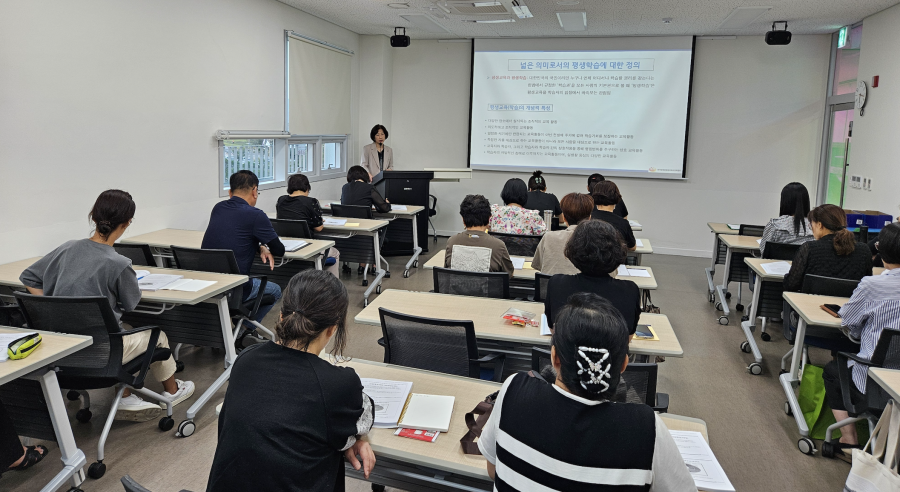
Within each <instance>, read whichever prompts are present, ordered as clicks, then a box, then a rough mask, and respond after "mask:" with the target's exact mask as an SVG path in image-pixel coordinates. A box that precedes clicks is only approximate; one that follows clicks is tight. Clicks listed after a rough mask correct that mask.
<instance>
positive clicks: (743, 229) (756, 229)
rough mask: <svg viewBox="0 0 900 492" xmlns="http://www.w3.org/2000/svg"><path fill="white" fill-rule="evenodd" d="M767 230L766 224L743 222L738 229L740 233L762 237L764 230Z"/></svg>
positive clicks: (741, 234)
mask: <svg viewBox="0 0 900 492" xmlns="http://www.w3.org/2000/svg"><path fill="white" fill-rule="evenodd" d="M765 230H766V226H764V225H750V224H741V226H740V228H739V229H738V235H740V236H754V237H762V235H763V231H765Z"/></svg>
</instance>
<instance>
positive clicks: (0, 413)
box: [0, 402, 22, 474]
mask: <svg viewBox="0 0 900 492" xmlns="http://www.w3.org/2000/svg"><path fill="white" fill-rule="evenodd" d="M21 457H22V442H21V441H19V435H18V434H16V429H15V428H14V427H13V423H12V419H10V418H9V415H7V414H6V407H4V406H3V403H2V402H0V474H2V473H3V472H5V471H6V469H7V468H9V465H11V464H13V463H15V462H16V461H19V458H21Z"/></svg>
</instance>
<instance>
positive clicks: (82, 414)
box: [75, 408, 94, 424]
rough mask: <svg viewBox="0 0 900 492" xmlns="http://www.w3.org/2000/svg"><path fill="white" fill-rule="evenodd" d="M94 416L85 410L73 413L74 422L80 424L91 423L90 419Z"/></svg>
mask: <svg viewBox="0 0 900 492" xmlns="http://www.w3.org/2000/svg"><path fill="white" fill-rule="evenodd" d="M93 416H94V414H92V413H91V411H90V410H88V409H87V408H82V409H81V410H79V411H77V412H75V420H77V421H79V422H81V423H82V424H86V423H88V422H90V421H91V417H93Z"/></svg>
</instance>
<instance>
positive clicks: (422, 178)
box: [372, 171, 434, 256]
mask: <svg viewBox="0 0 900 492" xmlns="http://www.w3.org/2000/svg"><path fill="white" fill-rule="evenodd" d="M433 178H434V172H432V171H383V172H380V173H378V174H377V175H375V176H374V177H373V178H372V184H374V185H375V189H377V190H378V192H379V193H381V196H383V197H385V198H386V199H388V200H390V202H391V203H396V204H398V205H421V206H423V207H425V210H422V211H421V212H419V213H418V214H416V227H417V228H418V230H417V231H415V234H418V240H419V247H420V248H422V251H423V252H427V251H428V210H429V206H430V205H431V200H430V198H429V195H430V194H431V191H430V187H431V180H432V179H433ZM412 234H413V231H412V221H411V220H404V219H395V220H393V221H392V222H391V225H390V226H389V227H388V230H387V237H386V239H385V242H384V246H382V248H381V254H382V255H384V256H395V255H411V254H412V252H413V241H412Z"/></svg>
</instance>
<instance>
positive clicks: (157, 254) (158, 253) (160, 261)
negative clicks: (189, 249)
mask: <svg viewBox="0 0 900 492" xmlns="http://www.w3.org/2000/svg"><path fill="white" fill-rule="evenodd" d="M165 258H166V255H165V253H163V251H162V250H161V249H159V248H153V261H155V262H156V266H158V267H159V268H165V266H166V259H165Z"/></svg>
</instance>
